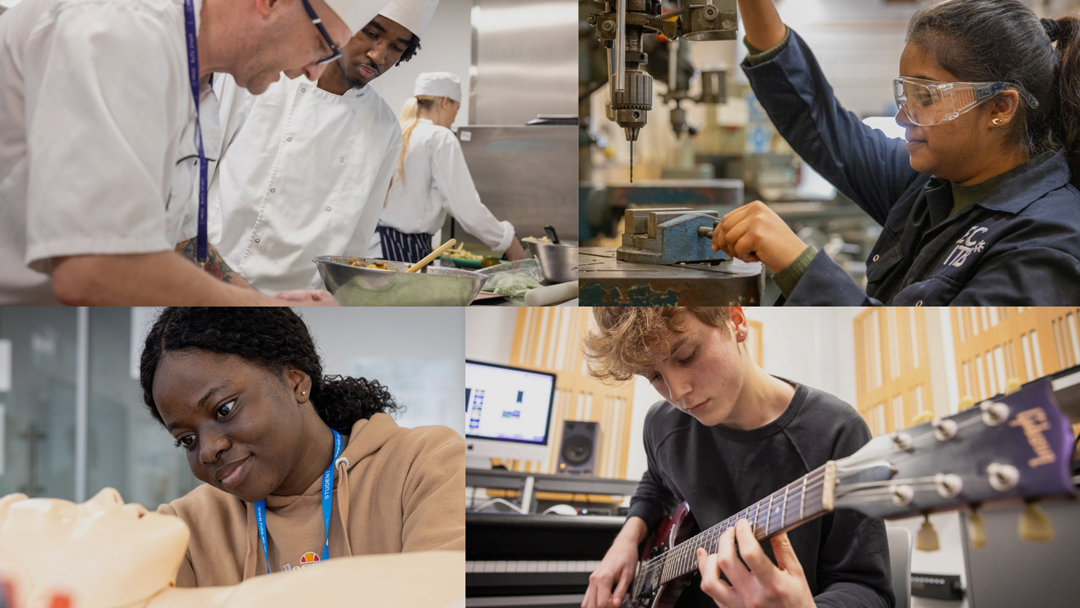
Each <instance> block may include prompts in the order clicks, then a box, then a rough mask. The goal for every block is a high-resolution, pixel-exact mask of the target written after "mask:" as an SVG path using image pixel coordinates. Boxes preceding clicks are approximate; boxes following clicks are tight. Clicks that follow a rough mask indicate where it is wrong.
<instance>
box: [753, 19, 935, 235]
mask: <svg viewBox="0 0 1080 608" xmlns="http://www.w3.org/2000/svg"><path fill="white" fill-rule="evenodd" d="M739 9H740V11H742V17H743V22H744V25H745V27H746V41H747V43H749V45H750V46H751V47H752V49H751V50H752V51H755V50H756V51H757V52H752V53H751V55H750V56H749V57H748V58H747V61H746V62H745V63H744V64H743V71H744V72H745V73H746V75H747V77H748V78H749V79H750V85H751V87H753V89H754V93H755V94H756V95H757V98H758V101H759V102H760V103H761V105H762V107H763V108H764V109H765V111H766V113H767V114H768V115H769V118H770V119H771V120H772V122H773V124H774V125H775V126H776V128H777V130H778V131H779V133H780V135H782V136H783V137H784V139H785V140H787V142H788V143H789V144H790V145H791V147H792V148H793V149H794V150H795V152H796V153H798V154H799V156H800V157H802V159H803V160H804V161H805V162H806V163H807V164H809V165H810V166H811V167H813V168H814V169H815V170H816V171H817V172H818V173H820V174H821V175H822V176H823V177H825V179H827V180H828V181H829V182H830V183H832V184H833V185H834V186H836V188H837V189H838V190H840V191H841V192H843V193H844V194H845V195H846V196H848V197H849V198H850V199H851V200H853V201H855V203H856V204H858V205H859V206H860V207H862V208H863V210H865V211H866V212H867V213H869V214H870V215H871V217H873V218H874V219H875V220H876V221H877V222H878V223H882V224H883V223H884V222H885V218H886V217H887V216H888V213H889V210H890V209H891V208H892V205H893V204H894V203H895V202H896V200H897V199H899V198H900V197H901V195H902V194H903V192H904V191H905V190H906V189H907V188H909V187H910V186H911V185H912V184H913V183H914V182H916V181H918V180H926V179H928V176H925V175H923V174H920V173H919V172H917V171H915V170H914V169H912V168H911V164H910V157H909V155H908V152H907V148H906V146H905V143H904V142H903V141H902V140H898V139H892V138H889V137H887V136H885V134H884V133H882V132H881V131H878V130H876V129H872V128H870V127H868V126H866V125H864V124H863V123H862V121H860V120H859V118H858V117H857V116H855V115H854V114H852V113H850V112H848V111H847V110H845V109H844V108H843V107H842V106H841V105H840V103H839V102H838V101H837V100H836V98H835V96H834V95H833V90H832V87H831V86H830V85H829V83H828V81H827V80H826V79H825V75H824V73H823V72H822V71H821V67H820V66H819V65H818V63H817V60H816V59H815V58H814V56H813V53H811V51H810V49H809V47H808V46H807V45H806V43H805V41H803V40H802V38H800V37H799V36H798V34H796V33H795V32H793V31H790V30H788V29H787V28H786V26H784V25H783V23H782V22H781V21H780V16H779V14H778V13H777V11H776V7H775V6H774V5H773V2H772V0H739ZM781 28H783V32H781ZM759 45H761V46H759Z"/></svg>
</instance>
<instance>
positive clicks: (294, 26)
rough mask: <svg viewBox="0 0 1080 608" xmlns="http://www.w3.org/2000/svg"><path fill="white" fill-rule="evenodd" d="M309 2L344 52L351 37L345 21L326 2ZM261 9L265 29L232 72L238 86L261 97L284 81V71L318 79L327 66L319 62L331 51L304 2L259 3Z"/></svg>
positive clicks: (291, 75)
mask: <svg viewBox="0 0 1080 608" xmlns="http://www.w3.org/2000/svg"><path fill="white" fill-rule="evenodd" d="M309 3H310V4H311V8H312V9H313V10H314V11H315V14H316V15H318V17H319V19H321V20H322V23H323V27H324V28H326V31H327V33H328V34H329V35H330V38H331V39H332V40H333V41H334V44H336V45H337V47H338V48H339V49H344V47H345V45H346V43H347V42H348V41H349V37H350V34H351V33H350V32H349V28H348V26H346V25H345V22H344V21H342V20H341V18H340V17H338V16H337V14H336V13H334V11H332V10H330V7H329V6H327V5H326V3H325V2H324V1H323V0H309ZM258 6H259V8H260V16H261V17H262V18H263V24H262V29H261V30H260V31H259V32H258V33H257V34H256V36H257V39H256V40H254V41H253V42H252V44H251V45H250V46H251V49H250V50H249V51H248V52H247V53H246V60H245V61H243V62H242V63H241V64H240V65H239V66H237V67H236V68H235V69H233V70H231V71H230V73H231V74H232V75H233V77H234V78H235V79H236V83H237V84H238V85H240V86H242V87H244V88H245V89H247V90H248V91H250V92H251V93H252V94H254V95H259V94H261V93H263V92H265V91H266V89H267V87H269V86H270V83H272V82H276V81H277V80H278V79H279V78H281V74H282V72H284V73H285V75H286V76H288V77H289V78H296V77H297V76H300V75H305V76H307V77H308V78H309V79H310V80H318V79H319V76H320V75H322V73H323V70H324V69H325V68H326V66H325V65H317V63H318V61H319V60H321V59H324V58H326V57H328V56H330V54H331V51H330V47H329V46H327V44H326V40H325V39H324V38H323V36H322V34H320V33H319V29H318V28H317V27H316V26H315V24H314V23H312V22H311V18H309V17H308V15H307V13H306V12H305V11H304V7H303V4H302V3H301V1H300V0H259V4H258ZM342 52H344V51H342Z"/></svg>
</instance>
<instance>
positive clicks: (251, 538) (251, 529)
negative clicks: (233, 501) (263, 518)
mask: <svg viewBox="0 0 1080 608" xmlns="http://www.w3.org/2000/svg"><path fill="white" fill-rule="evenodd" d="M244 504H245V506H246V507H247V529H248V530H247V532H248V533H247V537H248V549H247V556H246V557H244V575H243V577H242V578H241V579H240V580H242V581H246V580H248V579H249V578H251V577H253V576H255V568H256V567H257V566H258V565H259V564H258V560H259V549H258V546H257V542H258V541H257V540H256V539H257V538H259V531H258V529H256V526H255V506H254V505H252V504H251V503H249V502H245V503H244Z"/></svg>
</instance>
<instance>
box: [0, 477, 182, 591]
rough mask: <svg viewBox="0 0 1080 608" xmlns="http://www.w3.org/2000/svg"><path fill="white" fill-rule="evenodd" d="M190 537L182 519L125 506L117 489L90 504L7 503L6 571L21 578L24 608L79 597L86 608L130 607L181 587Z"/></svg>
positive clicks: (2, 527) (0, 563) (0, 558)
mask: <svg viewBox="0 0 1080 608" xmlns="http://www.w3.org/2000/svg"><path fill="white" fill-rule="evenodd" d="M189 538H190V533H189V531H188V528H187V526H186V525H185V524H184V522H183V521H181V520H180V519H179V518H177V517H173V516H170V515H161V514H158V513H148V512H147V511H146V509H145V508H143V507H142V506H141V505H137V504H127V505H125V504H124V501H123V500H122V499H121V498H120V494H119V493H117V491H116V490H113V489H112V488H106V489H104V490H102V491H101V492H98V494H97V495H96V496H94V497H93V498H91V499H90V500H88V501H86V502H85V503H83V504H79V505H77V504H75V503H73V502H69V501H66V500H59V499H55V498H32V499H27V498H26V496H23V495H21V494H12V495H9V496H6V497H4V499H3V500H0V569H2V570H3V571H4V573H5V576H11V574H10V573H14V574H15V577H14V578H15V583H16V594H17V595H18V597H19V598H20V600H19V601H17V602H16V605H19V606H28V605H46V604H44V603H41V604H34V603H33V600H34V598H42V597H50V596H51V595H52V594H53V593H54V592H56V591H69V590H78V592H79V598H78V599H80V600H82V601H81V602H78V603H77V605H80V606H128V605H132V604H135V603H137V602H140V601H143V600H146V599H147V598H149V597H151V596H152V595H154V594H156V593H158V592H160V591H161V590H163V589H165V588H167V587H169V586H170V585H172V584H173V583H174V582H175V581H176V572H177V569H178V568H179V567H180V562H181V561H182V560H183V559H184V552H185V551H186V550H187V545H188V539H189Z"/></svg>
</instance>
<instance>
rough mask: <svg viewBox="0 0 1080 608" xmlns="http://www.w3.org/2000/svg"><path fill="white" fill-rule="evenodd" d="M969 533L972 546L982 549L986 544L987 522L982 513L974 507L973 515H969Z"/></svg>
mask: <svg viewBox="0 0 1080 608" xmlns="http://www.w3.org/2000/svg"><path fill="white" fill-rule="evenodd" d="M968 533H969V534H970V535H971V546H972V547H975V548H976V549H982V548H983V547H985V546H986V523H985V522H984V521H983V516H982V513H979V510H978V509H976V508H972V509H971V515H968Z"/></svg>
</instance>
